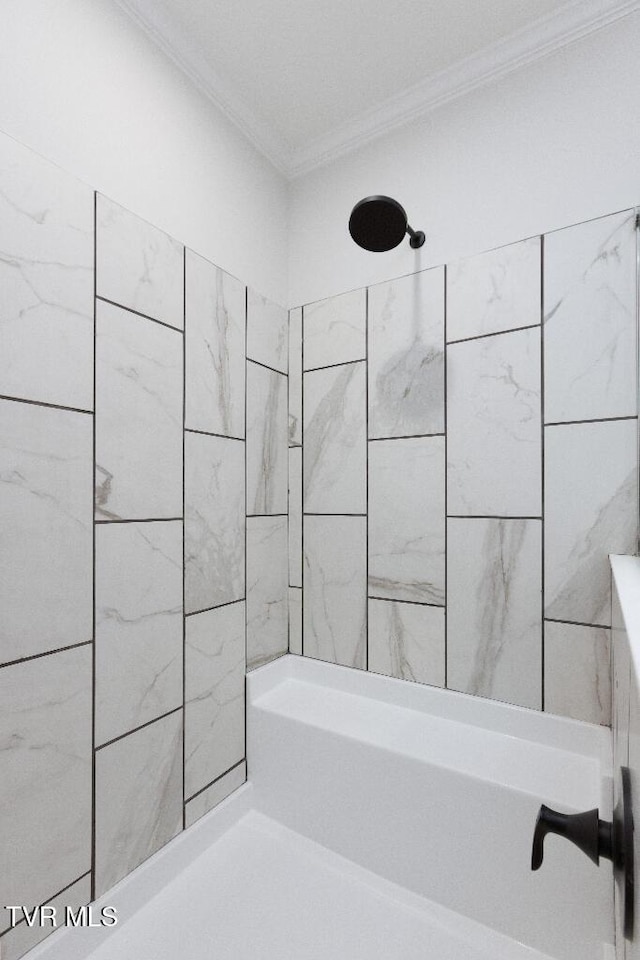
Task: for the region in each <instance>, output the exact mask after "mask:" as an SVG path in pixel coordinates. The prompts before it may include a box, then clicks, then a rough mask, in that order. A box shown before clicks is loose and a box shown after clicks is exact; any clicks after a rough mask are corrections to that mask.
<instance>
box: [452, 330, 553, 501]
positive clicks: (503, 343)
mask: <svg viewBox="0 0 640 960" xmlns="http://www.w3.org/2000/svg"><path fill="white" fill-rule="evenodd" d="M540 421H541V409H540V329H539V328H533V329H530V330H518V331H516V332H515V333H505V334H501V335H499V336H494V337H486V338H484V339H480V340H471V341H469V342H466V343H455V344H450V346H449V347H448V350H447V458H448V463H447V485H448V511H449V513H450V514H462V515H465V516H466V515H474V514H476V515H480V516H511V517H537V516H540V513H541V487H542V482H541V458H542V441H541V425H540Z"/></svg>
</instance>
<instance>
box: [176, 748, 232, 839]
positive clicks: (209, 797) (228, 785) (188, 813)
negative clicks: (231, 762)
mask: <svg viewBox="0 0 640 960" xmlns="http://www.w3.org/2000/svg"><path fill="white" fill-rule="evenodd" d="M246 779H247V764H246V763H245V762H244V761H243V762H242V763H239V764H238V766H237V767H234V768H233V770H230V771H229V773H226V774H225V775H224V776H223V777H220V779H219V780H216V782H215V783H212V784H211V786H210V787H207V789H206V790H203V791H202V792H201V793H199V794H198V795H197V796H195V797H194V798H193V799H192V800H189V802H188V803H186V804H185V808H184V815H185V826H186V827H190V826H191V825H192V824H194V823H195V822H196V820H199V819H200V817H204V815H205V813H208V812H209V810H213V808H214V807H217V805H218V804H219V803H222V801H223V800H226V799H227V797H228V796H230V795H231V794H232V793H233V791H234V790H237V789H238V787H241V786H242V784H243V783H245V782H246Z"/></svg>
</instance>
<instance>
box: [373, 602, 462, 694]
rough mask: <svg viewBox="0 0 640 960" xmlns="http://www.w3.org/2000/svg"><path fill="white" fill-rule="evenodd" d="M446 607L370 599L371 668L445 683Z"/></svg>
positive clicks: (438, 684) (441, 683) (375, 671)
mask: <svg viewBox="0 0 640 960" xmlns="http://www.w3.org/2000/svg"><path fill="white" fill-rule="evenodd" d="M444 617H445V613H444V608H443V607H429V606H425V605H424V604H419V603H398V602H397V601H395V600H369V670H370V671H371V672H372V673H384V674H385V675H386V676H387V677H397V678H398V679H399V680H415V681H416V682H418V683H430V684H432V685H434V686H437V687H444V679H445V623H444Z"/></svg>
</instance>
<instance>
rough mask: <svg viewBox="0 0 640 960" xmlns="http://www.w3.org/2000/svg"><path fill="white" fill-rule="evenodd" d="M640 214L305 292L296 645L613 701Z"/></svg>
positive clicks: (626, 526)
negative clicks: (329, 293)
mask: <svg viewBox="0 0 640 960" xmlns="http://www.w3.org/2000/svg"><path fill="white" fill-rule="evenodd" d="M636 237H637V230H636V213H635V211H634V210H627V211H623V212H621V213H615V214H613V215H611V216H608V217H603V218H602V219H598V220H593V221H590V222H587V223H582V224H578V225H576V226H572V227H568V228H567V229H563V230H559V231H557V232H554V233H550V234H548V235H546V236H544V237H534V238H531V239H527V240H524V241H522V242H518V243H514V244H511V245H509V246H506V247H503V248H501V249H498V250H493V251H490V252H488V253H485V254H482V255H480V256H476V257H473V258H470V259H467V260H463V261H461V262H458V263H455V264H452V265H448V266H447V267H446V268H445V267H437V268H435V269H430V270H426V271H423V272H420V273H415V274H413V275H410V276H406V277H402V278H401V279H398V280H392V281H390V282H387V283H382V284H379V285H376V286H373V287H370V288H368V289H360V290H355V291H353V292H351V293H346V294H343V295H341V296H336V297H333V298H331V299H329V300H324V301H321V302H318V303H312V304H309V305H306V306H304V307H303V308H299V309H296V310H293V311H291V315H290V334H291V347H290V349H291V362H290V438H289V443H290V449H289V471H290V490H291V499H290V580H289V583H290V591H289V594H290V610H291V650H292V652H297V653H302V654H304V655H305V656H310V657H316V658H319V659H321V660H326V661H330V662H334V663H338V664H343V665H346V666H350V667H356V668H359V669H364V670H366V669H368V670H370V671H374V672H377V673H383V674H388V675H391V676H394V677H399V678H403V679H409V680H417V681H419V682H423V683H428V684H434V685H437V686H446V687H448V688H450V689H453V690H459V691H463V692H466V693H470V694H476V695H479V696H483V697H489V698H493V699H498V700H504V701H508V702H510V703H515V704H520V705H522V706H526V707H533V708H535V709H545V710H547V711H549V712H552V713H559V714H564V715H567V716H570V717H575V718H577V719H582V720H588V721H592V722H595V723H602V724H609V723H610V721H611V690H610V687H611V681H610V633H611V629H610V628H611V620H610V587H609V583H610V573H609V564H608V558H607V555H608V554H609V553H623V554H624V553H635V552H636V550H637V534H638V492H637V460H638V444H637V374H636V242H637V240H636Z"/></svg>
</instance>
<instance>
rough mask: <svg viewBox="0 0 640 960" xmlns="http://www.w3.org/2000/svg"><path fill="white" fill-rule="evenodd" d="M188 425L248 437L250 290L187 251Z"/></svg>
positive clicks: (186, 377) (186, 363)
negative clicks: (247, 304) (247, 314)
mask: <svg viewBox="0 0 640 960" xmlns="http://www.w3.org/2000/svg"><path fill="white" fill-rule="evenodd" d="M185 285H186V310H185V336H186V341H185V426H186V427H188V428H189V429H191V430H205V431H207V432H209V433H220V434H223V435H224V436H225V437H244V387H245V383H244V381H245V357H244V350H245V326H246V324H245V288H244V286H243V284H242V283H240V281H239V280H236V279H235V277H231V276H230V275H229V274H228V273H225V272H224V270H220V268H219V267H216V266H214V264H212V263H209V262H208V261H207V260H204V259H203V258H202V257H199V256H198V255H197V254H195V253H193V251H191V250H187V253H186V277H185Z"/></svg>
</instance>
